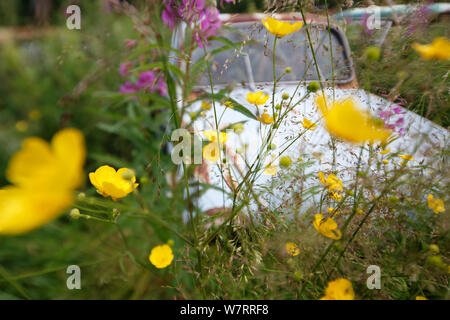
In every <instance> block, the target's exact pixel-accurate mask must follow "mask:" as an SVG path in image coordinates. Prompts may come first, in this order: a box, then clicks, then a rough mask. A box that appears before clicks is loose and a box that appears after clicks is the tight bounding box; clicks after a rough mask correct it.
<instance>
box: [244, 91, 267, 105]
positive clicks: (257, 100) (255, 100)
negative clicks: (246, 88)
mask: <svg viewBox="0 0 450 320" xmlns="http://www.w3.org/2000/svg"><path fill="white" fill-rule="evenodd" d="M246 99H247V101H248V102H250V103H251V104H254V105H256V106H260V105H263V104H265V103H266V102H267V100H268V99H269V95H268V94H264V92H262V91H258V92H255V93H252V92H249V93H248V94H247V97H246Z"/></svg>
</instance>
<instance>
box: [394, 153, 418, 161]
mask: <svg viewBox="0 0 450 320" xmlns="http://www.w3.org/2000/svg"><path fill="white" fill-rule="evenodd" d="M398 156H399V157H400V158H402V159H403V160H406V161H416V160H414V158H413V156H412V155H410V154H399V155H398Z"/></svg>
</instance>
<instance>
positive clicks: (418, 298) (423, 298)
mask: <svg viewBox="0 0 450 320" xmlns="http://www.w3.org/2000/svg"><path fill="white" fill-rule="evenodd" d="M416 300H428V299H427V298H425V297H423V296H417V297H416Z"/></svg>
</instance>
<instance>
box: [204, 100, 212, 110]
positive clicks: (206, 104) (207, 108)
mask: <svg viewBox="0 0 450 320" xmlns="http://www.w3.org/2000/svg"><path fill="white" fill-rule="evenodd" d="M202 110H211V104H210V103H209V102H208V101H202Z"/></svg>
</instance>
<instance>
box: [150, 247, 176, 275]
mask: <svg viewBox="0 0 450 320" xmlns="http://www.w3.org/2000/svg"><path fill="white" fill-rule="evenodd" d="M148 259H149V261H150V262H151V263H152V264H153V265H154V266H155V267H156V268H158V269H162V268H166V267H168V266H169V265H170V264H171V263H172V260H173V251H172V248H171V247H170V246H169V245H168V244H163V245H160V246H156V247H154V248H153V249H152V251H151V252H150V255H149V257H148Z"/></svg>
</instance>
